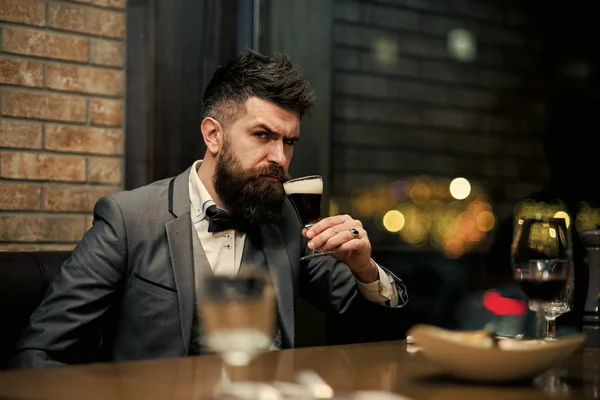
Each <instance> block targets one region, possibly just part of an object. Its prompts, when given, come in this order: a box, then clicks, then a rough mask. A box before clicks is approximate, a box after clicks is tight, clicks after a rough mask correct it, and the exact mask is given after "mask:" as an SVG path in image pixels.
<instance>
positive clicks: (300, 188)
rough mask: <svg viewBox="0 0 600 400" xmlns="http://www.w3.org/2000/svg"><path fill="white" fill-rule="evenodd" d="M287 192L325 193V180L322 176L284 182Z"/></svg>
mask: <svg viewBox="0 0 600 400" xmlns="http://www.w3.org/2000/svg"><path fill="white" fill-rule="evenodd" d="M283 188H284V189H285V193H286V194H288V195H289V194H323V180H322V179H321V178H314V179H300V180H292V181H288V182H285V183H284V184H283Z"/></svg>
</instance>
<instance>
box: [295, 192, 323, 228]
mask: <svg viewBox="0 0 600 400" xmlns="http://www.w3.org/2000/svg"><path fill="white" fill-rule="evenodd" d="M288 197H289V198H290V200H291V202H292V204H293V205H294V208H295V209H296V212H297V213H298V218H300V222H302V224H304V225H308V224H314V223H316V222H317V221H318V220H319V219H321V195H320V194H314V193H293V194H290V195H289V196H288Z"/></svg>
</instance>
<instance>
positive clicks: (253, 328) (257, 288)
mask: <svg viewBox="0 0 600 400" xmlns="http://www.w3.org/2000/svg"><path fill="white" fill-rule="evenodd" d="M202 286H203V288H202V292H201V296H200V301H199V302H198V307H199V311H200V315H201V326H202V334H203V337H204V341H205V344H206V346H207V347H208V348H209V349H212V350H213V351H215V352H217V353H219V354H220V355H221V357H222V358H223V361H224V362H225V364H227V365H229V366H232V367H245V366H247V365H248V364H249V363H250V361H251V360H252V358H253V357H254V356H255V355H256V354H257V353H259V352H261V351H265V350H268V349H269V348H270V347H271V346H272V344H273V340H274V331H275V329H274V328H275V312H276V309H275V290H274V284H273V281H272V279H271V278H270V275H269V273H268V272H267V271H266V270H264V269H263V268H258V267H246V266H243V268H242V269H241V270H240V272H239V273H238V274H237V275H210V276H206V277H205V278H204V281H203V285H202Z"/></svg>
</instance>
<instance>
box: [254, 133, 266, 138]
mask: <svg viewBox="0 0 600 400" xmlns="http://www.w3.org/2000/svg"><path fill="white" fill-rule="evenodd" d="M254 136H256V137H257V138H259V139H264V138H266V137H268V136H269V134H268V133H267V132H256V133H255V134H254Z"/></svg>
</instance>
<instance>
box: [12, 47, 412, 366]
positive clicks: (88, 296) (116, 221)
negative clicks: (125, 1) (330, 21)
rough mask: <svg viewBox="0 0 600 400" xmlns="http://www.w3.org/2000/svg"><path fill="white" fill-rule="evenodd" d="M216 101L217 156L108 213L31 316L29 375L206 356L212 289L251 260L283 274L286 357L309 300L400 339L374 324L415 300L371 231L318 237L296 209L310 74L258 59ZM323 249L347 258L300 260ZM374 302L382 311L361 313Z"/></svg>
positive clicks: (216, 83)
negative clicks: (206, 287)
mask: <svg viewBox="0 0 600 400" xmlns="http://www.w3.org/2000/svg"><path fill="white" fill-rule="evenodd" d="M203 101H204V110H205V118H204V119H203V121H202V124H201V126H200V130H201V132H202V137H203V139H204V142H205V143H206V153H205V155H204V158H203V159H202V160H199V161H196V162H195V163H194V164H193V165H192V166H191V167H190V168H189V169H188V170H186V171H185V172H183V173H182V174H180V175H179V176H177V177H174V178H170V179H165V180H161V181H158V182H155V183H152V184H150V185H147V186H144V187H141V188H138V189H135V190H132V191H125V192H121V193H117V194H115V195H111V196H107V197H104V198H101V199H100V200H99V201H98V202H97V203H96V205H95V208H94V224H93V226H92V228H91V229H90V230H89V231H88V232H87V233H86V234H85V236H84V237H83V239H82V240H81V242H80V243H79V245H78V246H77V247H76V249H75V250H74V251H73V253H72V256H71V257H70V258H69V260H67V261H66V262H65V263H64V264H63V265H62V267H61V271H60V274H59V276H58V277H57V278H56V280H55V281H54V282H53V283H52V285H51V287H50V289H49V291H48V293H47V294H46V296H45V298H44V300H43V301H42V303H41V304H40V306H39V307H38V308H37V309H36V311H35V312H34V313H33V315H32V317H31V320H30V324H29V327H28V328H27V329H26V331H25V332H24V334H23V336H22V338H21V340H20V343H19V346H18V351H17V354H16V355H15V358H14V363H13V365H14V366H15V367H42V366H48V365H64V364H73V363H86V362H95V361H99V360H103V361H107V360H109V361H125V360H141V359H153V358H164V357H184V356H188V355H198V354H203V353H204V352H206V351H207V350H206V349H205V348H203V346H202V343H203V338H202V333H201V332H202V329H200V326H201V324H202V318H201V316H200V315H199V314H198V311H197V307H196V303H197V301H199V299H200V296H198V280H199V277H202V276H207V274H217V275H220V274H223V275H235V274H237V273H238V272H239V270H240V268H242V267H243V265H244V264H245V263H246V262H250V261H251V262H252V264H253V265H262V266H264V268H265V269H266V270H269V271H270V272H271V273H273V274H276V275H277V279H276V284H277V285H278V287H277V290H276V292H277V310H278V318H277V329H276V335H275V336H276V337H274V338H273V340H274V347H276V348H292V347H294V332H295V321H294V308H295V303H294V302H295V300H296V298H297V297H298V296H301V297H303V298H305V299H307V300H308V301H310V302H311V303H312V304H314V305H315V306H317V307H319V308H320V309H322V310H323V311H324V312H326V313H330V314H349V315H353V318H357V320H356V325H357V326H361V328H362V329H365V324H367V326H366V329H368V330H371V331H377V330H379V331H385V330H386V329H389V326H388V324H387V323H386V319H385V318H382V319H380V320H377V319H376V318H375V317H374V316H376V315H377V310H378V309H379V310H383V309H387V310H390V309H401V308H402V306H404V305H405V304H406V302H407V294H406V288H405V287H404V285H403V284H402V282H401V280H400V279H399V278H397V277H396V276H394V275H393V274H392V273H391V272H390V271H388V270H385V269H384V268H382V267H380V266H379V265H378V264H377V263H376V262H375V261H374V260H373V259H372V258H371V243H370V241H369V238H368V235H367V232H366V231H365V230H364V229H363V227H362V224H361V223H360V221H358V220H355V219H353V218H352V217H350V216H347V215H345V216H339V215H338V216H330V217H327V218H323V219H322V220H321V221H319V222H318V223H316V224H315V225H313V226H312V228H310V229H308V230H306V229H303V227H302V225H301V224H300V222H299V219H298V217H297V215H296V214H295V211H294V209H293V207H292V205H291V203H290V202H289V200H287V198H286V195H285V191H284V189H283V183H284V182H285V181H286V180H288V179H289V178H290V177H289V175H288V167H289V165H290V161H291V158H292V154H293V152H294V146H295V145H296V142H297V141H298V139H299V137H300V120H301V118H302V116H303V115H304V114H305V113H306V112H307V111H308V110H309V109H310V108H311V106H312V105H313V103H314V101H315V94H314V91H313V89H312V88H311V86H310V84H309V82H308V81H307V80H306V78H305V77H304V76H303V74H302V72H301V70H300V69H299V68H298V67H297V66H295V65H294V64H293V63H292V62H291V61H290V59H289V58H288V57H287V56H285V55H275V56H273V57H269V56H265V55H262V54H259V53H257V52H254V51H251V50H247V51H245V52H243V53H242V54H240V55H239V56H238V57H237V58H235V59H234V60H232V61H230V62H229V63H227V64H225V65H223V66H220V67H219V68H217V70H216V71H215V73H214V74H213V76H212V78H211V81H210V83H209V84H208V86H207V88H206V90H205V93H204V99H203ZM223 221H227V223H223ZM318 247H321V248H322V249H323V250H336V253H334V254H333V255H331V256H324V257H318V258H313V259H310V260H307V261H301V260H300V258H301V257H302V256H303V255H304V254H305V253H306V252H308V251H309V250H312V249H315V248H318ZM361 303H362V304H363V305H364V303H367V304H369V306H370V307H371V308H369V307H366V308H364V307H363V309H364V310H366V311H364V312H362V313H360V312H359V313H358V314H352V310H356V309H357V305H358V304H361ZM361 315H362V316H361ZM389 315H390V314H389V313H388V314H387V317H386V318H401V315H398V314H395V316H392V317H390V316H389ZM392 315H394V314H392ZM360 318H364V319H363V320H360ZM390 326H391V325H390Z"/></svg>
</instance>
